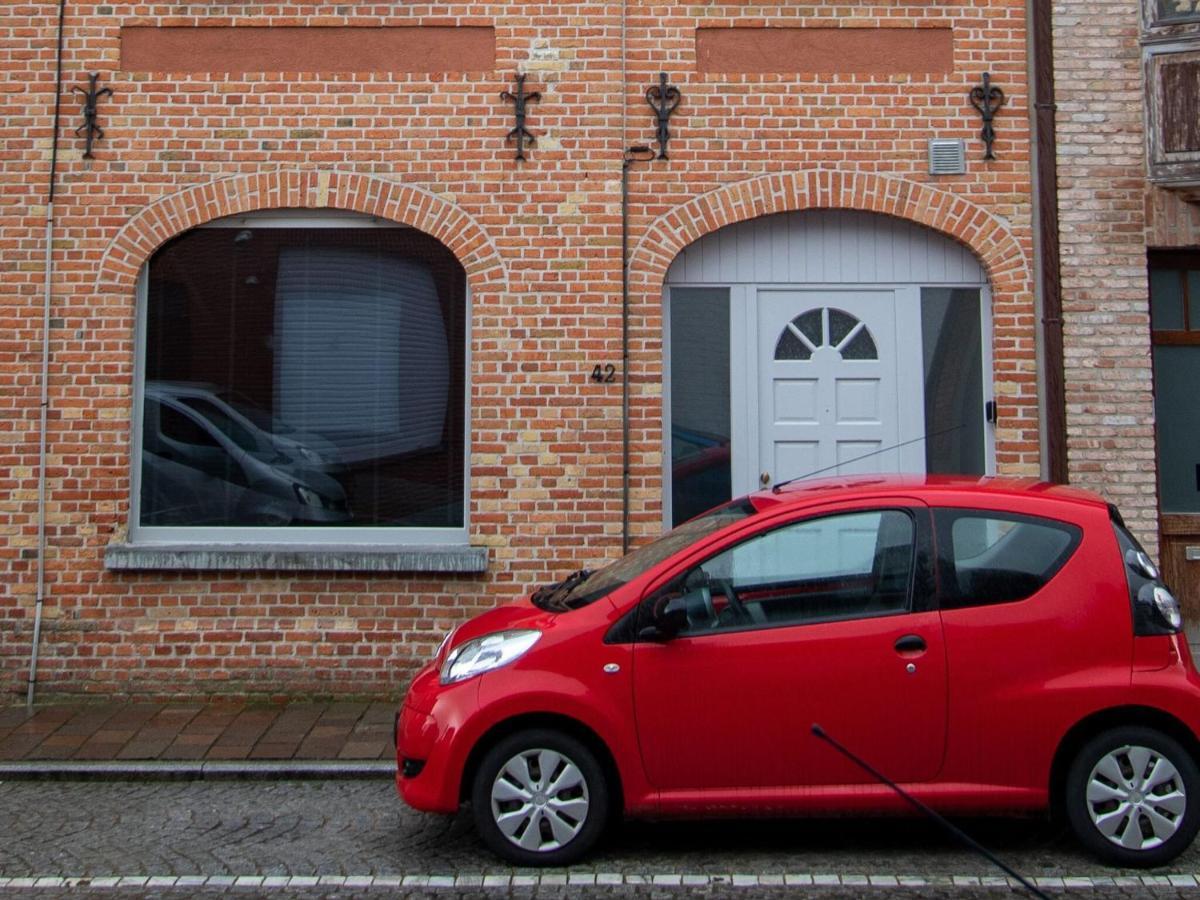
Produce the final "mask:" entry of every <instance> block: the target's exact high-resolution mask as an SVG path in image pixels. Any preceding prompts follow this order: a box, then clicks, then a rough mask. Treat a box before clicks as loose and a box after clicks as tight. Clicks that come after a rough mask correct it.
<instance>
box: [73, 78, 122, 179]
mask: <svg viewBox="0 0 1200 900" xmlns="http://www.w3.org/2000/svg"><path fill="white" fill-rule="evenodd" d="M99 81H100V73H99V72H96V73H93V74H92V75H89V76H88V87H87V90H86V91H85V90H84V89H83V88H81V87H73V88H71V92H72V93H79V94H83V124H82V125H80V126H79V127H78V128H76V129H75V137H80V136H82V137H83V139H84V140H85V141H86V142H87V143H86V145H85V147H84V150H83V158H84V159H95V157H94V156H92V143H93V142H94V141H96V140H98V139H100V138H102V137H104V129H103V128H101V127H100V126H99V125H97V124H96V117H97V115H98V113H97V109H96V105H97V104H98V103H99V102H100V98H101V97H111V96H112V92H113V91H112V88H97V82H99Z"/></svg>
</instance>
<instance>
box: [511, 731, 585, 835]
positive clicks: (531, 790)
mask: <svg viewBox="0 0 1200 900" xmlns="http://www.w3.org/2000/svg"><path fill="white" fill-rule="evenodd" d="M588 807H589V802H588V786H587V781H586V780H584V777H583V773H582V772H580V771H579V767H578V766H576V765H575V763H574V762H572V761H571V760H570V759H569V758H567V757H566V756H563V754H561V753H559V752H558V751H556V750H547V749H544V748H539V749H536V750H524V751H522V752H520V753H518V754H517V755H516V756H514V757H513V758H512V759H510V760H509V761H508V762H506V763H505V764H504V765H503V766H502V767H501V768H500V772H499V773H498V774H497V775H496V780H495V781H494V782H492V819H493V820H494V821H495V823H496V827H497V828H499V829H500V831H501V833H502V834H503V835H504V836H505V837H506V838H508V839H509V840H510V841H512V842H513V843H514V844H516V845H517V846H518V847H521V848H522V849H524V850H532V851H534V852H535V853H545V852H547V851H549V850H557V849H558V848H560V847H563V846H565V845H566V844H568V843H570V841H571V840H572V839H574V837H575V836H576V835H577V834H579V832H580V830H581V829H582V828H583V825H584V822H586V821H587V814H588Z"/></svg>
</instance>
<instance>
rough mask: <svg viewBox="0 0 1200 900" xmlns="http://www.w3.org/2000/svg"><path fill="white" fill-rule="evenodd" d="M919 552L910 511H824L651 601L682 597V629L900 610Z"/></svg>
mask: <svg viewBox="0 0 1200 900" xmlns="http://www.w3.org/2000/svg"><path fill="white" fill-rule="evenodd" d="M913 558H914V523H913V518H912V516H911V515H910V514H909V513H908V512H906V511H902V510H896V509H886V510H869V511H861V512H851V513H842V514H839V515H832V516H823V517H820V518H815V519H806V520H804V521H802V522H795V523H792V524H789V525H784V526H782V527H780V528H775V529H773V530H771V531H768V532H766V533H765V534H761V535H758V536H756V537H753V538H750V539H749V540H746V541H743V542H742V543H740V544H738V545H736V546H734V547H732V548H730V549H728V550H725V551H723V552H722V553H719V554H717V555H716V556H713V557H710V558H709V559H707V560H705V561H704V562H703V563H702V564H701V565H699V566H697V567H695V568H693V569H691V570H690V571H688V572H687V573H686V574H684V575H683V576H682V577H681V578H678V579H676V580H675V581H674V582H673V583H672V584H671V585H670V586H668V588H667V589H666V590H665V591H663V592H660V593H659V594H658V595H657V596H656V597H655V598H653V600H652V602H653V603H657V604H659V605H661V604H663V603H665V602H667V601H669V600H670V599H672V598H675V597H682V598H683V601H684V604H685V606H686V611H687V624H686V626H685V627H684V628H683V629H682V630H681V631H680V632H679V634H680V635H700V634H707V633H712V632H720V631H727V630H733V629H742V628H754V627H764V628H766V627H777V626H783V625H798V624H804V623H809V622H824V621H831V620H837V619H850V618H859V617H863V616H876V615H888V614H894V613H899V612H904V611H905V610H907V609H908V607H909V596H910V588H911V582H912V573H913Z"/></svg>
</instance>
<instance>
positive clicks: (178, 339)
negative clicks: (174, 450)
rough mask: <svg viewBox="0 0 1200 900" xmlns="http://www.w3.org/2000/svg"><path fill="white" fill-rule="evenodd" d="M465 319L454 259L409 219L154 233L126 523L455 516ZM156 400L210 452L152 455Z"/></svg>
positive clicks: (425, 522)
mask: <svg viewBox="0 0 1200 900" xmlns="http://www.w3.org/2000/svg"><path fill="white" fill-rule="evenodd" d="M465 315H466V278H465V273H464V271H463V268H462V266H461V265H460V264H459V263H458V261H457V260H456V259H455V258H454V256H453V255H452V254H451V253H450V251H449V250H447V249H446V248H445V247H444V246H443V245H442V244H441V243H439V242H438V241H437V240H435V239H434V238H432V237H429V236H428V235H424V234H421V233H420V232H417V231H414V230H411V229H403V228H396V229H391V228H387V229H384V228H380V229H365V228H243V229H225V228H207V229H198V230H196V231H192V232H189V233H187V234H184V235H182V236H180V237H179V238H177V239H176V240H174V241H172V242H171V243H170V244H168V245H166V246H165V247H163V248H162V249H161V250H160V251H159V252H158V253H156V254H155V255H154V257H153V258H152V259H151V262H150V267H149V285H148V310H147V339H146V349H145V377H146V381H145V397H146V404H145V409H144V415H143V448H144V451H145V453H144V454H143V491H142V498H141V501H142V506H141V524H143V525H180V526H187V525H232V526H236V525H297V526H300V525H323V526H330V525H340V526H420V527H461V526H462V525H463V523H464V510H463V499H464V495H463V466H464V446H463V444H464V438H463V435H464V432H463V429H464V422H463V412H464V401H463V398H464V396H465V353H466V338H465ZM152 407H155V408H161V410H163V412H162V413H161V414H157V413H155V412H154V411H153V410H152ZM167 410H171V411H174V412H177V413H179V414H180V415H183V413H182V412H181V411H184V410H186V411H187V416H186V418H188V421H190V422H191V423H192V427H193V429H194V430H195V429H198V430H199V431H200V432H203V433H204V434H205V435H206V436H207V438H208V440H209V441H210V447H211V448H212V450H211V453H210V454H209V455H210V456H211V457H212V458H210V459H206V460H205V461H204V462H203V465H200V464H199V463H198V461H197V460H194V459H190V460H181V459H179V458H174V459H172V458H165V459H164V458H161V457H162V453H161V452H160V451H161V450H162V449H163V444H164V441H163V438H164V436H165V435H166V433H167V428H168V426H171V425H172V423H174V424H176V425H177V424H178V422H176V420H175V418H174V416H172V413H171V412H167ZM168 449H169V448H168ZM151 454H153V455H154V456H155V458H154V459H151V458H150V455H151ZM185 464H186V465H185ZM181 465H183V466H185V468H187V469H188V471H183V470H181V469H180V466H181ZM201 475H202V476H203V479H201V480H198V478H199V477H200V476H201Z"/></svg>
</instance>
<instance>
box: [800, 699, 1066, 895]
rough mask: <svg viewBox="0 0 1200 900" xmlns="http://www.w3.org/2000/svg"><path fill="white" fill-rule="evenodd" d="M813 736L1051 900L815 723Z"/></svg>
mask: <svg viewBox="0 0 1200 900" xmlns="http://www.w3.org/2000/svg"><path fill="white" fill-rule="evenodd" d="M812 733H813V734H814V735H815V736H816V737H817V738H819V739H820V740H822V741H824V742H825V743H827V744H829V746H831V747H833V749H834V750H836V751H837V752H838V753H840V754H842V756H844V757H846V759H848V760H850V762H852V763H854V764H855V765H856V766H858V767H859V768H860V769H862V770H863V771H864V772H866V773H867V774H868V775H870V776H871V777H872V778H874V779H875V780H876V781H879V782H882V783H883V784H885V785H887V786H888V787H890V788H891V789H892V790H893V791H895V792H896V793H897V794H898V795H899V796H900V797H901V799H903V800H905V801H906V802H908V803H909V804H910V805H911V806H913V807H914V808H915V809H916V810H917V811H918V812H921V813H924V814H925V815H927V816H929V818H931V819H933V820H934V821H935V822H937V823H938V824H939V825H941V826H942V828H944V829H946V830H947V831H948V832H950V833H951V834H952V835H953V836H954V837H956V838H958V840H959V841H961V842H962V843H964V844H966V845H967V847H969V848H970V849H972V850H974V851H975V852H976V853H978V854H980V855H981V856H983V857H985V858H986V859H987V860H988V861H989V862H991V863H992V864H993V865H995V866H997V867H998V868H999V869H1000V870H1001V871H1003V872H1004V873H1005V874H1007V875H1011V876H1012V877H1013V878H1015V879H1016V880H1017V881H1018V882H1020V884H1021V887H1023V888H1025V890H1027V891H1029V893H1030V894H1032V895H1033V896H1035V897H1038V898H1040V900H1050V898H1049V897H1048V896H1047V895H1046V894H1044V893H1043V892H1042V891H1039V890H1038V889H1037V888H1036V887H1034V886H1033V884H1032V883H1031V882H1030V881H1029V880H1028V879H1026V878H1024V877H1022V876H1021V874H1020V873H1019V872H1017V871H1016V870H1015V869H1013V868H1010V867H1009V866H1007V865H1005V864H1004V863H1003V862H1001V861H1000V859H999V857H997V856H996V855H995V854H994V853H992V852H991V851H990V850H988V849H987V848H986V847H984V846H983V845H982V844H980V843H979V842H978V841H977V840H975V839H974V838H973V837H971V836H970V835H969V834H967V833H966V832H965V831H963V830H962V829H961V828H959V827H958V826H957V825H955V824H953V823H952V822H950V821H948V820H947V819H946V818H945V817H944V816H942V815H941V814H939V813H936V812H934V811H933V810H932V809H930V808H929V807H928V806H926V805H925V804H924V803H922V802H921V801H920V800H918V799H917V798H916V797H914V796H913V795H912V794H910V793H909V792H908V791H906V790H904V788H902V787H900V785H898V784H896V782H894V781H892V779H890V778H888V777H887V776H886V775H884V774H883V773H882V772H880V771H879V770H878V769H876V768H875V767H874V766H872V765H871V764H870V763H868V762H867V761H866V760H863V759H860V758H859V757H858V756H856V755H855V754H854V753H852V752H851V751H850V750H848V749H847V748H846V747H845V746H843V745H842V744H841V743H840V742H839V741H837V740H836V739H835V738H833V737H831V736H830V734H829V733H828V732H827V731H826V730H825V729H824V728H822V727H821V726H820V725H818V724H817V723H815V722H814V723H813V726H812Z"/></svg>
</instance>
